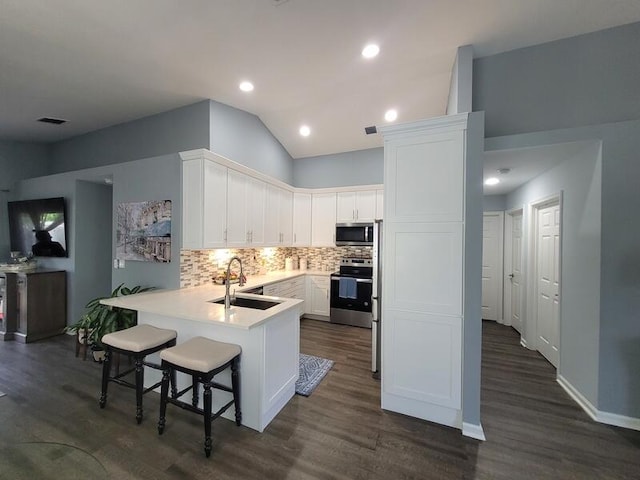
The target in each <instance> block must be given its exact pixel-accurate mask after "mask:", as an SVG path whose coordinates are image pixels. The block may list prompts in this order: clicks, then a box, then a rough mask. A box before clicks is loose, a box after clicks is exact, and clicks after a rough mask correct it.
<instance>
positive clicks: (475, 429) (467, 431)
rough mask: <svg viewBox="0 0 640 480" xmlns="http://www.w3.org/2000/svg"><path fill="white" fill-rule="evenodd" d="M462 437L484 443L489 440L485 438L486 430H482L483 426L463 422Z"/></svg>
mask: <svg viewBox="0 0 640 480" xmlns="http://www.w3.org/2000/svg"><path fill="white" fill-rule="evenodd" d="M462 435H464V436H465V437H469V438H475V439H476V440H482V441H483V442H484V441H485V440H486V439H487V438H486V437H485V436H484V430H483V429H482V424H481V423H478V424H477V425H476V424H475V423H467V422H462Z"/></svg>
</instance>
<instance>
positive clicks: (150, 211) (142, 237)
mask: <svg viewBox="0 0 640 480" xmlns="http://www.w3.org/2000/svg"><path fill="white" fill-rule="evenodd" d="M116 257H117V258H119V259H124V260H135V261H139V262H159V263H169V262H171V200H158V201H152V202H137V203H120V204H118V207H117V227H116Z"/></svg>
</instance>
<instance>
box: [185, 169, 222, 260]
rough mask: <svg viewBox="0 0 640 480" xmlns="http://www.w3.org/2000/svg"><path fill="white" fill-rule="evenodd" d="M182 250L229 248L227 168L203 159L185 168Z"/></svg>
mask: <svg viewBox="0 0 640 480" xmlns="http://www.w3.org/2000/svg"><path fill="white" fill-rule="evenodd" d="M182 205H183V213H182V248H192V249H201V248H218V247H224V246H225V245H226V238H225V233H226V224H227V219H226V213H227V167H225V166H223V165H220V164H218V163H215V162H213V161H211V160H208V159H204V158H199V159H192V160H188V161H185V162H183V164H182Z"/></svg>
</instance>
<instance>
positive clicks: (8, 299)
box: [0, 269, 67, 343]
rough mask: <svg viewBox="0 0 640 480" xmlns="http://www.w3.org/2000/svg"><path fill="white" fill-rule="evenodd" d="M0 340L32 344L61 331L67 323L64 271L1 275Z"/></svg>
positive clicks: (37, 271)
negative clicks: (0, 308)
mask: <svg viewBox="0 0 640 480" xmlns="http://www.w3.org/2000/svg"><path fill="white" fill-rule="evenodd" d="M0 297H1V299H2V311H1V312H0V313H1V314H2V315H0V316H1V318H0V340H17V341H19V342H23V343H27V342H35V341H36V340H40V339H42V338H47V337H52V336H54V335H58V334H60V333H62V332H63V330H64V327H65V326H66V324H67V274H66V272H65V271H64V270H48V269H40V270H32V271H25V272H20V271H16V272H13V271H12V272H9V271H4V272H0Z"/></svg>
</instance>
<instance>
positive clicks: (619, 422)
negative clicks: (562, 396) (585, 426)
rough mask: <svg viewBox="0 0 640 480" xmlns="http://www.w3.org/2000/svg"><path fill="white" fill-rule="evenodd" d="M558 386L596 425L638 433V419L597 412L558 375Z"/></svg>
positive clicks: (639, 419) (639, 426) (639, 427)
mask: <svg viewBox="0 0 640 480" xmlns="http://www.w3.org/2000/svg"><path fill="white" fill-rule="evenodd" d="M556 381H557V382H558V384H560V386H561V387H562V388H563V389H564V390H565V392H567V393H568V394H569V396H570V397H571V398H573V400H575V402H576V403H577V404H578V405H580V407H581V408H582V409H583V410H584V411H585V412H587V415H589V416H590V417H591V418H592V419H593V420H594V421H596V422H598V423H604V424H606V425H613V426H615V427H622V428H628V429H631V430H638V431H640V418H634V417H627V416H625V415H619V414H617V413H610V412H603V411H601V410H598V409H597V408H596V407H594V406H593V404H592V403H591V402H590V401H589V400H587V399H586V398H585V397H584V395H582V394H581V393H580V392H579V391H578V390H577V389H576V388H575V387H574V386H573V385H571V383H569V382H568V381H567V379H566V378H564V377H563V376H562V375H558V378H557V379H556Z"/></svg>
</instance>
